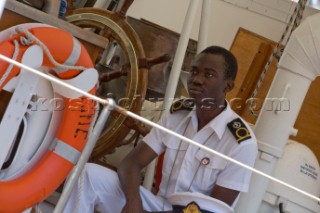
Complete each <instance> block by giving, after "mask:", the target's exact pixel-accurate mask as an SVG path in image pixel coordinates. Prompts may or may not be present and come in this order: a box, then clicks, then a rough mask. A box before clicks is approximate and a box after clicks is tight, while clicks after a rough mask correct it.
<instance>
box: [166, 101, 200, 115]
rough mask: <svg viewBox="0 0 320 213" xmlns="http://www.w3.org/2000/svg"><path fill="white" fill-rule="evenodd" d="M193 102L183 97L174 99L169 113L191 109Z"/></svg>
mask: <svg viewBox="0 0 320 213" xmlns="http://www.w3.org/2000/svg"><path fill="white" fill-rule="evenodd" d="M193 106H194V103H193V102H192V101H191V100H190V99H188V98H183V99H180V100H177V101H175V102H174V103H173V104H172V105H171V107H170V113H174V112H177V111H179V110H188V111H191V110H192V109H193Z"/></svg>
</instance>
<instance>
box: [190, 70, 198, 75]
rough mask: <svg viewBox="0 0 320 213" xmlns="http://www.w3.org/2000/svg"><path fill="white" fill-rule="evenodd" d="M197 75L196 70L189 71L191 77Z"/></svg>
mask: <svg viewBox="0 0 320 213" xmlns="http://www.w3.org/2000/svg"><path fill="white" fill-rule="evenodd" d="M197 73H198V72H197V71H196V70H191V71H190V74H191V75H196V74H197Z"/></svg>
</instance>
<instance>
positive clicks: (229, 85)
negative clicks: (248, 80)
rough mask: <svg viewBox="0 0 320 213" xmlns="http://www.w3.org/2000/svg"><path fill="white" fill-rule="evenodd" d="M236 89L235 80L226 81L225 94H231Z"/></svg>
mask: <svg viewBox="0 0 320 213" xmlns="http://www.w3.org/2000/svg"><path fill="white" fill-rule="evenodd" d="M233 87H234V80H227V81H226V88H225V92H226V93H227V92H230V91H231V90H232V89H233Z"/></svg>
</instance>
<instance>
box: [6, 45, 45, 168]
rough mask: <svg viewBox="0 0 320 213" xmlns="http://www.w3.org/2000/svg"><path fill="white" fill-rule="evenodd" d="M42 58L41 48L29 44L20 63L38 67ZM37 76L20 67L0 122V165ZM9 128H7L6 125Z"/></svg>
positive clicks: (11, 141)
mask: <svg viewBox="0 0 320 213" xmlns="http://www.w3.org/2000/svg"><path fill="white" fill-rule="evenodd" d="M42 60H43V52H42V49H41V48H40V47H39V46H37V45H34V46H31V47H30V48H28V49H27V50H26V52H25V53H24V55H23V56H22V61H21V62H22V63H23V64H25V65H27V66H29V67H32V68H38V67H40V66H41V64H42ZM38 80H39V77H38V76H36V75H34V74H31V73H29V72H26V71H24V70H23V69H22V73H21V77H20V79H19V82H18V85H17V87H16V89H15V90H14V93H13V95H12V97H11V100H10V102H9V104H8V107H7V110H6V112H5V114H4V116H3V118H2V121H1V124H0V135H1V150H0V167H2V165H3V163H4V162H5V160H6V157H7V153H8V152H9V150H10V148H11V146H12V143H13V142H14V139H15V136H16V134H17V131H18V129H19V126H20V123H21V121H22V118H23V117H24V114H25V112H26V111H27V107H28V103H29V102H30V100H31V98H32V95H33V92H34V89H35V85H36V84H37V82H38ZM8 126H9V127H10V128H7V127H8Z"/></svg>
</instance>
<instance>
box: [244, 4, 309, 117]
mask: <svg viewBox="0 0 320 213" xmlns="http://www.w3.org/2000/svg"><path fill="white" fill-rule="evenodd" d="M303 1H305V2H306V1H307V0H300V1H299V3H298V4H297V5H296V7H295V8H294V11H293V13H292V14H291V16H290V19H289V22H288V23H287V26H286V28H285V30H284V32H283V33H282V36H281V38H280V40H279V41H278V43H277V44H276V46H275V48H274V49H273V52H272V54H271V55H270V57H269V60H268V62H267V63H266V65H265V67H264V68H263V71H262V72H261V75H260V77H259V79H258V82H257V85H256V87H255V89H254V91H253V93H252V95H251V97H250V105H249V110H250V113H251V114H252V115H253V116H254V117H258V114H256V113H255V112H254V109H253V103H254V99H255V97H256V96H257V93H258V91H259V89H260V87H261V85H262V81H263V79H264V78H265V76H266V74H267V71H268V69H269V67H270V65H271V63H272V61H273V59H274V57H279V58H280V57H281V55H282V52H281V50H280V51H279V47H280V45H281V44H282V42H283V41H284V39H285V37H286V35H287V34H288V32H289V28H290V26H291V23H292V22H293V26H291V31H290V33H289V35H288V37H287V39H286V43H285V44H284V46H285V45H286V44H287V43H288V40H289V38H290V36H291V33H292V32H293V29H294V26H295V25H297V24H299V23H300V20H297V19H300V18H301V17H302V12H303V10H304V6H305V2H303ZM292 4H293V3H292ZM301 10H302V12H301ZM296 27H297V26H296Z"/></svg>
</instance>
